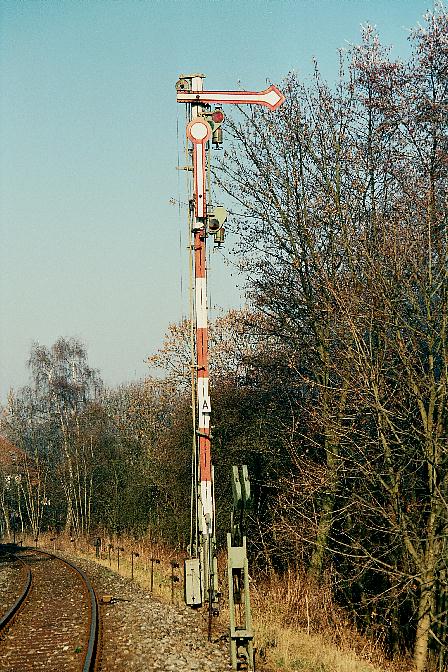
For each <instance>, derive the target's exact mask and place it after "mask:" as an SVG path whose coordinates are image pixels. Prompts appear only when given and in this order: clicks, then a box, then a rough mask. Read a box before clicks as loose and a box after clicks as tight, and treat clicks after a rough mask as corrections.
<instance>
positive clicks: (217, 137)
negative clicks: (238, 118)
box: [212, 107, 225, 145]
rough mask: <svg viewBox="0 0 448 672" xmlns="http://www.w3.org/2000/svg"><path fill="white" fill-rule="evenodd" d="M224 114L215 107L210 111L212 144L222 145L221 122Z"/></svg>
mask: <svg viewBox="0 0 448 672" xmlns="http://www.w3.org/2000/svg"><path fill="white" fill-rule="evenodd" d="M224 119H225V116H224V112H223V111H222V110H221V108H219V107H218V108H217V109H216V110H214V112H212V127H213V133H212V142H213V144H214V145H222V128H221V124H222V122H223V121H224Z"/></svg>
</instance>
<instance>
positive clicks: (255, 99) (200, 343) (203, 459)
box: [176, 74, 285, 670]
mask: <svg viewBox="0 0 448 672" xmlns="http://www.w3.org/2000/svg"><path fill="white" fill-rule="evenodd" d="M204 79H205V76H204V75H201V74H192V75H180V77H179V80H178V82H177V84H176V92H177V96H176V99H177V102H178V103H181V104H185V105H186V106H187V127H186V134H187V142H188V143H189V144H188V147H189V155H190V157H191V165H188V166H186V167H185V168H186V169H187V170H189V171H192V174H193V180H192V187H191V189H192V193H191V194H189V203H190V211H189V222H190V225H191V236H192V239H191V247H192V250H193V265H194V271H193V276H194V288H193V292H192V295H193V301H192V314H191V323H192V325H194V332H193V336H194V338H192V342H193V350H194V356H193V358H192V359H193V362H192V371H193V375H192V387H193V391H192V397H193V399H194V402H193V424H194V428H193V429H194V447H193V471H194V473H193V492H192V505H193V506H192V512H193V515H192V533H191V543H190V557H189V559H188V560H186V561H185V601H186V603H187V604H189V605H190V606H192V607H199V606H202V605H203V604H208V607H209V638H210V635H211V617H212V615H213V614H214V613H217V611H218V598H219V592H218V576H217V559H216V538H215V532H216V523H215V501H214V492H213V466H212V461H211V441H212V436H211V431H210V414H211V403H210V393H209V361H208V321H207V269H206V244H207V236H209V235H213V236H214V239H215V243H216V244H217V245H220V244H222V242H223V223H224V222H225V219H226V216H227V213H226V211H225V208H223V207H222V206H215V207H213V206H212V204H211V203H210V202H209V197H210V194H209V189H208V184H209V174H208V166H209V153H210V148H211V145H215V146H218V147H219V145H220V144H221V143H222V128H221V126H222V123H223V122H224V113H223V111H222V106H223V105H228V104H231V105H263V106H265V107H267V108H268V109H269V110H272V111H273V110H276V109H277V108H278V107H279V106H280V105H281V104H282V103H283V101H284V100H285V98H284V96H283V94H282V93H281V92H280V91H279V90H278V89H277V88H276V87H275V86H270V87H269V88H267V89H266V90H265V91H259V92H255V91H205V90H204V87H203V83H204ZM212 105H214V106H215V107H213V108H212V107H211V106H212ZM238 506H240V504H238ZM232 538H233V536H232ZM229 543H230V542H229ZM232 543H233V542H232ZM232 543H230V546H229V554H230V555H231V556H232V557H233V560H234V562H233V570H231V572H230V573H231V574H233V577H234V578H235V576H236V575H237V574H238V576H241V577H243V575H244V574H245V575H246V576H247V559H244V558H242V559H241V558H240V560H238V561H237V560H235V558H236V557H237V556H238V553H237V551H236V550H235V551H234V552H232ZM240 543H241V546H238V548H241V551H243V552H244V556H245V538H244V543H243V539H241V540H240ZM243 547H244V549H243ZM234 548H235V547H234ZM240 555H241V554H240ZM238 562H239V563H240V564H241V563H242V566H241V568H240V567H239V566H237V564H238ZM235 563H237V564H235ZM240 569H241V571H240ZM240 583H241V582H240ZM233 584H234V580H233V579H232V577H231V576H229V595H230V601H231V604H233V596H232V591H233ZM246 587H247V586H246ZM246 597H247V600H248V590H247V591H246ZM247 605H248V602H247ZM247 608H248V618H250V612H249V606H248V607H247ZM248 624H249V621H248V620H247V622H246V626H248ZM231 629H232V631H233V632H234V634H235V632H236V631H238V627H237V626H236V625H235V622H234V621H233V622H232V625H231ZM243 630H244V633H243ZM239 634H240V635H241V636H240V637H238V639H237V638H236V636H235V637H234V638H233V640H232V641H233V644H232V646H233V649H232V665H233V666H234V669H236V665H237V662H236V658H237V651H236V649H235V646H236V642H238V646H242V647H243V649H244V650H245V651H246V654H248V655H246V662H247V668H248V669H249V670H251V669H253V649H252V637H253V635H252V633H251V628H250V627H245V628H240V629H239Z"/></svg>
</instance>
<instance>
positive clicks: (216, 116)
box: [212, 109, 224, 124]
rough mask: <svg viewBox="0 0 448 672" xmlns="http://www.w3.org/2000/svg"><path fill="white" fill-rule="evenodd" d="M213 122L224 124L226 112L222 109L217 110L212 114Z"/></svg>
mask: <svg viewBox="0 0 448 672" xmlns="http://www.w3.org/2000/svg"><path fill="white" fill-rule="evenodd" d="M212 121H213V124H222V122H223V121H224V112H223V111H222V110H219V109H218V110H215V111H214V112H213V114H212Z"/></svg>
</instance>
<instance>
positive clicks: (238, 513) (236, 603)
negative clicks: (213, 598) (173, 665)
mask: <svg viewBox="0 0 448 672" xmlns="http://www.w3.org/2000/svg"><path fill="white" fill-rule="evenodd" d="M232 493H233V512H232V516H231V530H232V531H231V532H230V533H229V534H227V553H228V559H227V575H228V581H229V613H230V659H231V663H232V669H233V670H238V669H242V668H241V666H239V663H242V664H244V666H245V669H246V670H251V671H252V670H255V662H254V646H253V638H254V633H253V629H252V615H251V610H250V593H249V568H248V561H247V552H246V536H245V535H244V514H245V512H246V511H247V510H248V509H249V508H250V507H251V505H252V497H251V491H250V480H249V473H248V470H247V466H246V465H243V466H242V467H241V468H240V469H239V468H238V467H236V466H233V467H232ZM236 608H238V619H239V620H237V612H236Z"/></svg>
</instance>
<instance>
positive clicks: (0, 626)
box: [0, 553, 33, 633]
mask: <svg viewBox="0 0 448 672" xmlns="http://www.w3.org/2000/svg"><path fill="white" fill-rule="evenodd" d="M8 555H9V556H10V557H11V558H14V559H15V560H18V561H19V562H20V563H21V564H22V565H23V567H24V568H25V569H26V571H27V576H26V580H25V585H24V588H23V590H22V592H21V593H20V595H19V597H18V598H17V599H16V601H15V602H14V604H13V605H12V606H11V607H10V608H9V609H8V611H7V612H6V613H4V614H3V616H2V617H1V618H0V633H2V632H3V630H4V629H5V628H6V626H7V625H8V624H9V623H10V622H11V621H12V619H13V618H14V616H15V615H16V614H17V612H18V611H19V609H20V607H21V606H22V604H23V602H24V601H25V600H26V598H27V596H28V593H29V592H30V589H31V585H32V583H33V576H32V573H31V567H30V566H29V565H28V564H27V563H26V562H25V561H24V560H22V558H19V557H18V556H17V555H15V554H14V553H8Z"/></svg>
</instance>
